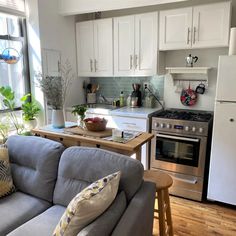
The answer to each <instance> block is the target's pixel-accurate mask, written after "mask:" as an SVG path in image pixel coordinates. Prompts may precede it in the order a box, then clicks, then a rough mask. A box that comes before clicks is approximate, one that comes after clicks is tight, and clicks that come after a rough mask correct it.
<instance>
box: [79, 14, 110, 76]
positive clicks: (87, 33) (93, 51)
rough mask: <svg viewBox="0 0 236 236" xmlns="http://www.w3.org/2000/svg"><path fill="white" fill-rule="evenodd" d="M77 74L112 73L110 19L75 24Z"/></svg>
mask: <svg viewBox="0 0 236 236" xmlns="http://www.w3.org/2000/svg"><path fill="white" fill-rule="evenodd" d="M76 41H77V58H78V59H77V61H78V75H79V76H112V75H113V36H112V19H102V20H96V21H86V22H79V23H77V24H76Z"/></svg>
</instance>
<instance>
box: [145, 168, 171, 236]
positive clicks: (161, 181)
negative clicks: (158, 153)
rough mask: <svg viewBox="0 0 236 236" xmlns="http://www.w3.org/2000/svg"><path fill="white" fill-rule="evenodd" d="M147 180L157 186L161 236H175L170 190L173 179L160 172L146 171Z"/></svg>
mask: <svg viewBox="0 0 236 236" xmlns="http://www.w3.org/2000/svg"><path fill="white" fill-rule="evenodd" d="M143 178H144V179H145V180H147V181H150V182H154V183H155V184H156V192H157V199H158V210H156V209H155V212H158V216H159V217H158V219H159V232H160V236H166V235H169V236H173V226H172V218H171V210H170V198H169V191H168V188H169V187H170V186H171V185H172V184H173V180H172V178H171V177H170V176H169V175H168V174H166V173H164V172H161V171H158V170H146V171H144V177H143Z"/></svg>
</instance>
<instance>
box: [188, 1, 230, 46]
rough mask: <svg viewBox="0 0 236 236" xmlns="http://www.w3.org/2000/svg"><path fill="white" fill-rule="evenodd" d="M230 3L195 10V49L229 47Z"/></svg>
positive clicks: (197, 7) (210, 5) (205, 6)
mask: <svg viewBox="0 0 236 236" xmlns="http://www.w3.org/2000/svg"><path fill="white" fill-rule="evenodd" d="M230 9H231V5H230V2H222V3H216V4H209V5H202V6H196V7H194V8H193V40H192V46H193V48H204V47H221V46H228V43H229V29H230Z"/></svg>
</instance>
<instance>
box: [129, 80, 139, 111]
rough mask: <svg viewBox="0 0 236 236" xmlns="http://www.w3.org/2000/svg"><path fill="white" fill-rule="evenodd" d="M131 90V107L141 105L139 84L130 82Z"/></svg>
mask: <svg viewBox="0 0 236 236" xmlns="http://www.w3.org/2000/svg"><path fill="white" fill-rule="evenodd" d="M132 87H133V90H134V91H133V92H132V94H131V101H130V106H131V107H141V106H142V93H141V91H140V88H141V84H132Z"/></svg>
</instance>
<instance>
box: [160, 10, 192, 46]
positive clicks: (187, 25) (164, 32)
mask: <svg viewBox="0 0 236 236" xmlns="http://www.w3.org/2000/svg"><path fill="white" fill-rule="evenodd" d="M191 27H192V7H188V8H181V9H174V10H167V11H161V12H160V37H159V40H160V45H159V49H160V50H173V49H188V48H191Z"/></svg>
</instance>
